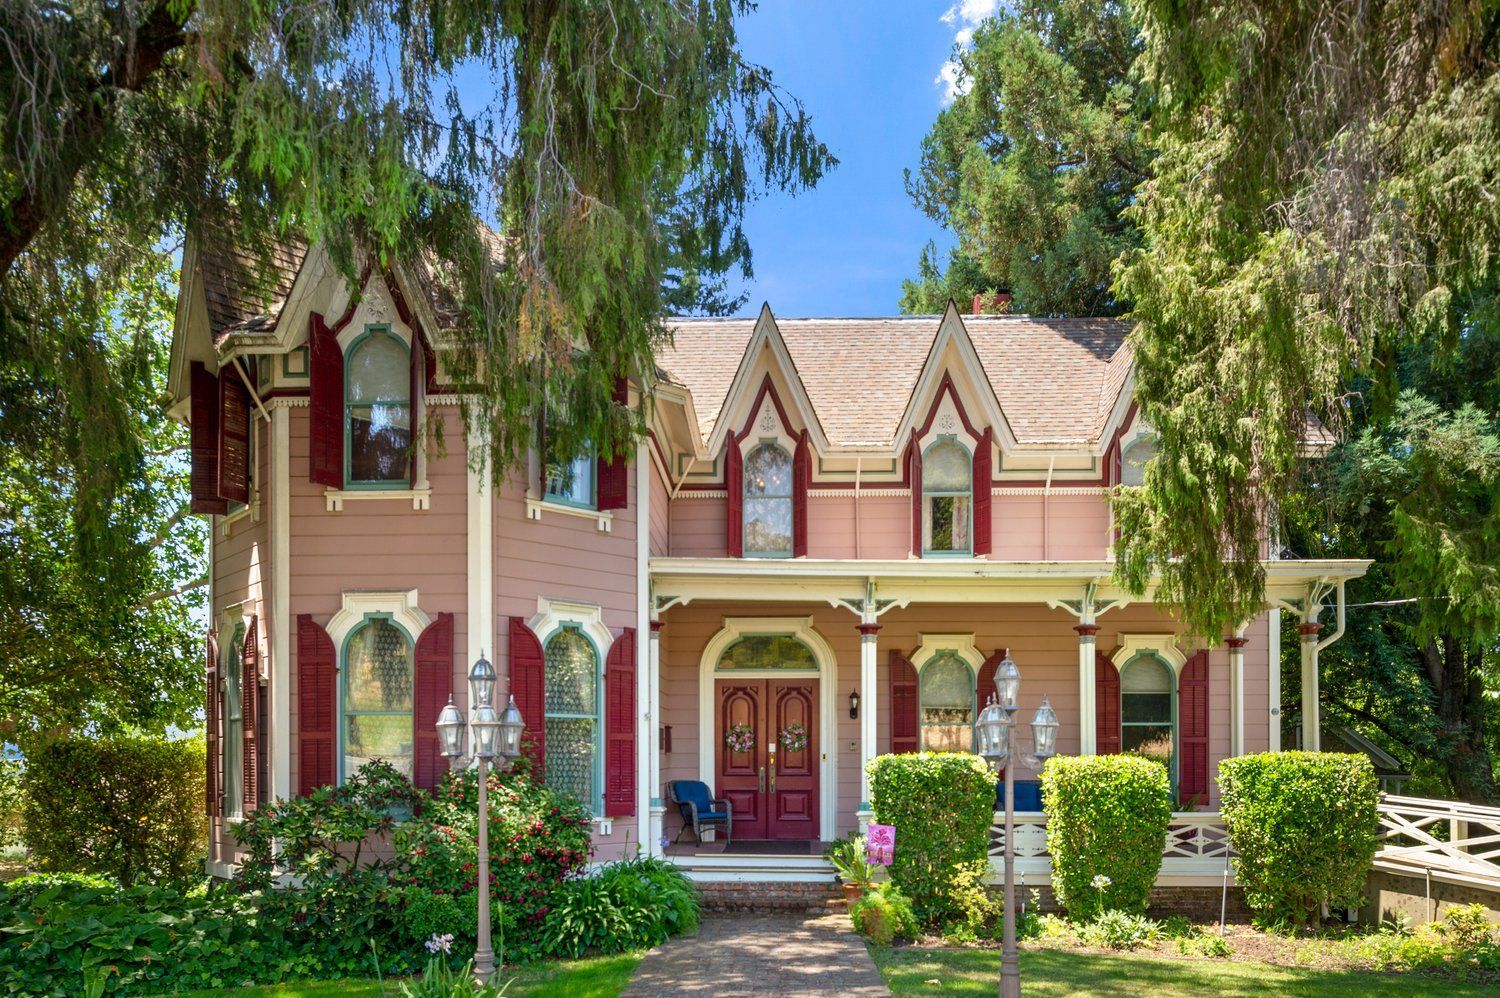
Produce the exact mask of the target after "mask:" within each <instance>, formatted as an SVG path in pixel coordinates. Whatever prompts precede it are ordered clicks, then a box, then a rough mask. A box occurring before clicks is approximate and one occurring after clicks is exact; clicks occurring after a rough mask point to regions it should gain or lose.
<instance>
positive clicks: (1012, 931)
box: [974, 650, 1057, 998]
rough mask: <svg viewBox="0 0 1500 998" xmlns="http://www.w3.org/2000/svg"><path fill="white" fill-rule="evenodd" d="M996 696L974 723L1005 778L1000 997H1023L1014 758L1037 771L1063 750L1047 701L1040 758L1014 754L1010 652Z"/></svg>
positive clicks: (1035, 730) (1041, 715)
mask: <svg viewBox="0 0 1500 998" xmlns="http://www.w3.org/2000/svg"><path fill="white" fill-rule="evenodd" d="M995 691H996V693H997V695H998V701H997V700H996V699H995V698H991V700H990V702H989V703H987V704H985V706H984V710H982V711H980V713H979V719H978V720H977V721H975V722H974V739H975V741H976V742H977V743H978V746H979V754H980V755H981V756H983V757H984V759H985V761H986V762H988V763H989V764H990V765H991V766H993V767H994V768H995V770H996V771H997V772H999V771H1001V770H1003V771H1004V773H1005V931H1004V935H1003V937H1002V938H1003V943H1002V949H1001V951H1000V998H1020V996H1021V961H1020V956H1019V954H1018V953H1017V952H1016V853H1015V843H1016V788H1015V777H1014V767H1012V766H1011V765H1009V763H1010V761H1011V757H1012V755H1014V756H1015V757H1016V758H1018V759H1020V760H1021V761H1022V762H1025V763H1026V764H1027V765H1028V766H1031V767H1033V768H1035V767H1038V766H1040V765H1041V764H1043V763H1045V762H1046V761H1047V760H1048V759H1050V758H1052V756H1053V755H1054V754H1055V749H1056V746H1057V715H1056V714H1055V713H1053V712H1052V707H1051V705H1050V704H1048V702H1047V698H1046V697H1042V705H1041V707H1040V708H1038V709H1037V712H1036V716H1035V717H1034V718H1032V721H1031V738H1032V743H1033V747H1034V748H1035V749H1036V753H1035V754H1034V755H1023V754H1021V753H1020V752H1019V751H1013V749H1014V748H1015V746H1013V744H1012V741H1013V732H1014V731H1015V728H1016V725H1015V718H1014V714H1015V712H1016V710H1017V709H1019V707H1020V696H1021V670H1020V669H1018V668H1016V663H1015V662H1014V661H1012V660H1011V657H1010V651H1009V650H1007V651H1006V653H1005V657H1004V658H1003V659H1002V660H1001V662H1000V665H999V667H998V668H996V669H995Z"/></svg>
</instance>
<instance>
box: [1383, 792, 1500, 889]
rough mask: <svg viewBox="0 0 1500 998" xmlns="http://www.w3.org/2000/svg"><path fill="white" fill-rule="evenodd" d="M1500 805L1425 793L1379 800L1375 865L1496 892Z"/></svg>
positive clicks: (1499, 879) (1499, 864)
mask: <svg viewBox="0 0 1500 998" xmlns="http://www.w3.org/2000/svg"><path fill="white" fill-rule="evenodd" d="M1497 859H1500V808H1496V807H1485V806H1483V805H1480V804H1466V803H1463V802H1462V801H1451V800H1432V799H1429V798H1426V797H1394V796H1389V795H1388V796H1385V797H1382V798H1381V799H1380V833H1379V835H1378V836H1377V843H1376V852H1375V866H1376V867H1377V868H1378V869H1382V870H1386V871H1388V872H1391V873H1399V874H1405V875H1407V876H1417V877H1426V876H1439V877H1444V878H1447V879H1453V880H1458V881H1460V882H1463V883H1468V884H1474V885H1476V886H1481V887H1486V888H1489V889H1490V890H1500V862H1497Z"/></svg>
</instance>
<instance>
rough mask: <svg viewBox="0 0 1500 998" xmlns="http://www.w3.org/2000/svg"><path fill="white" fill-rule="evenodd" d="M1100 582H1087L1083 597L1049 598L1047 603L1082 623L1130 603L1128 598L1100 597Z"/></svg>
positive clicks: (1087, 623) (1086, 623) (1090, 621)
mask: <svg viewBox="0 0 1500 998" xmlns="http://www.w3.org/2000/svg"><path fill="white" fill-rule="evenodd" d="M1098 592H1099V582H1098V580H1097V579H1096V580H1094V581H1093V582H1089V583H1086V584H1085V585H1084V587H1083V598H1082V599H1076V600H1073V599H1049V600H1048V601H1047V605H1048V606H1050V607H1052V608H1053V609H1054V610H1063V611H1065V612H1067V613H1071V614H1072V615H1073V616H1075V617H1077V618H1078V622H1079V623H1080V624H1084V625H1089V624H1092V623H1093V622H1094V621H1095V620H1097V619H1098V618H1099V617H1100V616H1102V615H1103V614H1104V613H1105V612H1106V611H1109V610H1119V609H1123V608H1124V607H1127V606H1129V605H1130V600H1128V599H1123V598H1122V599H1099V598H1098V595H1097V594H1098Z"/></svg>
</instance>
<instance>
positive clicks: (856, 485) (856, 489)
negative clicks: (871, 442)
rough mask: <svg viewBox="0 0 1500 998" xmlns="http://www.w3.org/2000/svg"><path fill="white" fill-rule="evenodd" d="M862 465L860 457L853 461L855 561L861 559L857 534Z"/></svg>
mask: <svg viewBox="0 0 1500 998" xmlns="http://www.w3.org/2000/svg"><path fill="white" fill-rule="evenodd" d="M863 463H864V458H862V457H856V458H855V459H854V557H855V558H856V559H858V558H860V557H862V555H861V554H860V550H861V547H860V534H859V469H860V465H861V464H863Z"/></svg>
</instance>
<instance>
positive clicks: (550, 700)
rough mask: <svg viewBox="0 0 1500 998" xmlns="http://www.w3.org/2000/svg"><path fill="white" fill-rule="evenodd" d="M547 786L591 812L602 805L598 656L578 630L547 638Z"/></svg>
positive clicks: (589, 642) (590, 642)
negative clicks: (575, 799) (575, 798)
mask: <svg viewBox="0 0 1500 998" xmlns="http://www.w3.org/2000/svg"><path fill="white" fill-rule="evenodd" d="M543 653H544V656H545V659H546V682H545V686H544V689H545V695H544V699H545V703H546V715H547V717H546V739H547V785H548V786H549V787H551V788H552V789H553V790H559V791H562V792H564V793H569V794H572V795H573V796H574V797H577V798H578V799H579V800H581V801H583V803H584V806H585V807H587V808H588V809H589V811H590V812H592V813H594V814H598V813H599V812H600V809H601V806H602V803H603V801H602V799H601V796H600V794H601V786H600V785H601V782H602V780H601V778H600V775H601V774H600V772H599V770H600V765H601V763H600V752H599V653H598V651H596V650H595V648H594V644H593V642H592V641H590V640H589V639H588V638H586V637H584V635H583V633H582V632H581V631H579V630H578V629H577V628H576V627H570V626H566V625H565V626H564V627H563V628H562V629H561V630H559V631H558V632H557V633H555V634H553V635H552V637H550V638H548V639H547V643H546V645H545V646H544V648H543Z"/></svg>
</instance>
